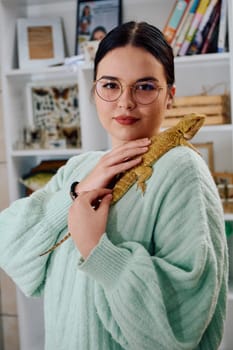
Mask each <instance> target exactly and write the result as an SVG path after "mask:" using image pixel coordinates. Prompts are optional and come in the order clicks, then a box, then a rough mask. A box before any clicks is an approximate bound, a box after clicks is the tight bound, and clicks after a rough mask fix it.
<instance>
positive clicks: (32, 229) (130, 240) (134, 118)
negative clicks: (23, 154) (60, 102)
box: [0, 22, 228, 350]
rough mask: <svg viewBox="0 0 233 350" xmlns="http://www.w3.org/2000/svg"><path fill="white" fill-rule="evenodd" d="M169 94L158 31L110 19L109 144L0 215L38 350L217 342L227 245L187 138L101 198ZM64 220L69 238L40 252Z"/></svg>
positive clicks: (102, 55)
mask: <svg viewBox="0 0 233 350" xmlns="http://www.w3.org/2000/svg"><path fill="white" fill-rule="evenodd" d="M174 93H175V87H174V63H173V54H172V50H171V48H170V46H169V45H168V44H167V43H166V41H165V40H164V38H163V35H162V33H161V32H160V31H159V30H158V29H157V28H155V27H154V26H152V25H149V24H147V23H135V22H129V23H125V24H123V25H121V26H119V27H117V28H115V29H114V30H113V31H111V32H110V33H109V34H107V36H106V37H105V38H104V39H103V40H102V41H101V42H100V45H99V49H98V51H97V54H96V59H95V68H94V84H93V95H94V99H95V103H96V107H97V111H98V115H99V118H100V121H101V123H102V125H103V127H104V128H105V129H106V131H107V132H108V134H109V135H110V137H111V139H112V149H111V150H110V151H108V152H88V153H86V154H83V155H80V156H77V157H73V158H71V159H70V160H69V161H68V163H67V164H66V165H65V166H64V167H62V168H60V170H59V171H58V173H57V174H56V175H55V176H54V178H53V179H52V180H51V181H50V182H49V184H48V185H47V186H46V187H45V188H43V189H42V190H39V191H37V192H35V193H33V194H32V195H31V196H30V197H28V198H24V199H19V200H18V201H16V202H15V203H13V204H12V205H11V206H10V207H9V208H8V209H6V210H5V211H3V212H2V213H1V215H0V240H1V244H0V266H1V267H2V268H3V269H4V270H5V271H6V272H7V273H8V274H9V275H10V276H11V277H12V278H13V280H14V281H15V283H16V284H18V285H19V287H20V288H21V289H22V290H23V292H24V293H25V294H26V295H30V296H38V295H41V294H42V293H43V294H44V300H45V330H46V349H47V350H54V349H57V350H78V349H80V350H110V349H111V350H120V349H127V350H142V349H144V350H160V349H161V350H181V349H189V350H191V349H205V350H215V349H217V348H218V346H219V344H220V341H221V337H222V334H223V322H224V317H225V309H226V297H227V277H228V275H227V274H228V263H227V246H226V239H225V232H224V219H223V211H222V206H221V202H220V200H219V196H218V193H217V190H216V187H215V185H214V182H213V180H212V177H211V175H210V173H209V171H208V169H207V166H206V164H205V162H204V161H203V160H202V158H201V157H200V156H199V155H198V154H197V153H196V152H194V151H192V150H191V149H189V148H187V147H176V148H174V149H172V150H170V151H169V152H167V153H166V154H165V155H164V156H163V157H161V158H160V159H159V160H158V161H157V162H156V163H155V165H154V167H153V174H152V176H151V178H150V179H149V180H148V181H147V188H146V192H145V194H144V196H142V194H141V192H140V191H139V190H137V189H136V186H133V187H131V189H130V190H129V191H128V192H127V193H126V194H125V195H124V196H123V197H122V199H121V200H120V201H118V202H117V203H116V204H114V205H111V198H112V195H111V189H109V187H110V183H111V184H112V183H113V181H114V179H115V178H116V176H117V175H118V174H120V173H123V172H124V171H126V170H127V169H130V168H132V167H133V166H135V165H137V164H139V163H140V161H141V156H142V154H144V153H145V152H146V151H147V150H148V146H149V145H150V140H149V138H150V137H151V136H152V135H156V134H158V133H159V130H160V127H161V123H162V121H163V118H164V115H165V112H166V109H167V108H169V107H170V106H171V103H172V99H173V96H174ZM74 182H78V184H76V185H72V191H73V192H74V193H73V194H76V195H73V198H74V197H76V198H74V200H73V201H72V199H71V198H70V195H69V192H70V186H71V184H73V183H74ZM97 201H98V203H99V205H98V207H95V208H94V207H93V206H94V205H95V203H97ZM68 230H69V232H70V233H71V235H72V239H69V240H67V241H66V242H65V243H64V244H63V245H61V246H60V247H59V248H57V249H56V250H55V251H54V252H52V253H50V254H47V255H44V256H42V257H40V254H41V253H43V252H44V251H46V250H47V249H49V248H50V247H51V246H52V245H53V244H55V242H57V241H58V240H60V239H61V238H62V237H63V236H64V235H65V234H66V233H67V231H68Z"/></svg>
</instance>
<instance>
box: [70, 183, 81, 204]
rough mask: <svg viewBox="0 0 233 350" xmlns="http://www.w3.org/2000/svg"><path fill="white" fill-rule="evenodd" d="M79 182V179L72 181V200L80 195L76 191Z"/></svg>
mask: <svg viewBox="0 0 233 350" xmlns="http://www.w3.org/2000/svg"><path fill="white" fill-rule="evenodd" d="M78 184H79V182H78V181H75V182H73V183H72V185H71V186H70V197H71V198H72V200H73V201H74V200H75V199H76V198H77V197H78V193H77V192H75V187H76V186H77V185H78Z"/></svg>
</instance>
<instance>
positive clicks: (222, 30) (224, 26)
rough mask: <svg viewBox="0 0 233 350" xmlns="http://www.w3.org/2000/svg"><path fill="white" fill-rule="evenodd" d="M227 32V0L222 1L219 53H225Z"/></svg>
mask: <svg viewBox="0 0 233 350" xmlns="http://www.w3.org/2000/svg"><path fill="white" fill-rule="evenodd" d="M226 32H227V0H221V9H220V20H219V32H218V44H217V46H218V48H217V51H218V52H224V51H225V43H226Z"/></svg>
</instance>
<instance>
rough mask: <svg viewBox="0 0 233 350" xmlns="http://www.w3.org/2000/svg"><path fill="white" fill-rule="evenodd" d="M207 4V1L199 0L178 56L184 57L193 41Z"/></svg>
mask: <svg viewBox="0 0 233 350" xmlns="http://www.w3.org/2000/svg"><path fill="white" fill-rule="evenodd" d="M208 4H209V0H201V1H200V4H199V5H198V8H197V11H196V13H195V15H194V18H193V21H192V23H191V26H190V29H189V31H188V33H187V35H186V37H185V41H184V42H183V44H182V46H181V49H180V52H179V56H184V55H186V52H187V51H188V49H189V46H190V44H191V42H192V40H193V37H194V35H195V33H196V31H197V28H198V26H199V24H200V22H201V20H202V17H203V16H204V13H205V11H206V9H207V6H208Z"/></svg>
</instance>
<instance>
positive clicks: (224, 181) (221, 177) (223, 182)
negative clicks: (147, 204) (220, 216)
mask: <svg viewBox="0 0 233 350" xmlns="http://www.w3.org/2000/svg"><path fill="white" fill-rule="evenodd" d="M212 175H213V178H214V181H215V183H216V186H217V189H218V192H219V196H220V198H221V201H222V204H223V209H224V212H225V213H232V212H233V174H232V173H225V172H223V173H221V172H214V173H213V174H212Z"/></svg>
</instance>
